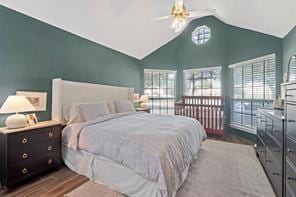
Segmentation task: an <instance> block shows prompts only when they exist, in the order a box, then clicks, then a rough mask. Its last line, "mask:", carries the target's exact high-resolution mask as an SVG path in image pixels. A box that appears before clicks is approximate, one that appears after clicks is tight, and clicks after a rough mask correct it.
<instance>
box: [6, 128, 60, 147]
mask: <svg viewBox="0 0 296 197" xmlns="http://www.w3.org/2000/svg"><path fill="white" fill-rule="evenodd" d="M60 130H61V126H54V127H46V128H39V129H34V130H31V131H25V132H20V133H14V134H10V135H8V147H9V148H10V149H16V148H23V147H25V146H28V145H32V144H36V143H40V142H43V141H48V140H54V139H60V138H61V136H60Z"/></svg>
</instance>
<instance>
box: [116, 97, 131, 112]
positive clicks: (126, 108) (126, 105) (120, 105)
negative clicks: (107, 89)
mask: <svg viewBox="0 0 296 197" xmlns="http://www.w3.org/2000/svg"><path fill="white" fill-rule="evenodd" d="M114 104H115V107H116V110H117V112H118V113H123V112H134V111H136V110H135V107H134V104H133V103H132V102H131V101H129V100H122V101H114Z"/></svg>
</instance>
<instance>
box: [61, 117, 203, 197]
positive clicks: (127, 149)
mask: <svg viewBox="0 0 296 197" xmlns="http://www.w3.org/2000/svg"><path fill="white" fill-rule="evenodd" d="M68 127H71V129H69V128H68V129H67V127H66V129H65V130H64V131H65V132H63V136H64V137H63V141H64V143H65V144H67V146H68V147H69V148H73V149H74V150H76V149H81V150H84V151H87V152H89V153H92V154H95V155H100V156H104V157H106V158H108V159H110V160H112V161H114V162H117V163H119V164H121V165H124V166H126V167H128V168H130V169H133V170H134V171H136V172H137V173H139V174H141V175H142V176H144V177H145V178H147V179H149V180H152V181H155V182H157V184H158V186H159V188H160V191H161V192H162V194H163V196H171V195H172V193H173V192H174V191H176V190H177V189H178V187H179V186H180V184H182V183H181V181H182V176H181V175H182V172H183V171H184V170H185V169H186V168H188V166H189V165H190V163H191V162H192V161H193V160H194V159H195V157H196V155H197V153H198V151H199V148H200V146H201V142H202V141H203V140H204V139H205V138H206V133H205V131H204V129H203V127H202V126H201V125H200V123H199V122H198V121H196V120H195V119H192V118H187V117H180V116H161V115H152V114H148V113H139V112H134V113H124V114H111V115H107V116H103V117H99V118H97V119H95V120H92V121H88V122H84V123H76V124H73V125H71V126H68Z"/></svg>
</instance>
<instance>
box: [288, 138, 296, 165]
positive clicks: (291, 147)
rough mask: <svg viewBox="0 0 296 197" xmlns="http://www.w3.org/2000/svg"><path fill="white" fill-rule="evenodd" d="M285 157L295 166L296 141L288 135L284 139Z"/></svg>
mask: <svg viewBox="0 0 296 197" xmlns="http://www.w3.org/2000/svg"><path fill="white" fill-rule="evenodd" d="M286 139H287V141H286V144H287V145H286V157H287V158H289V160H290V161H291V162H292V163H293V164H294V165H296V141H295V139H293V138H292V137H290V135H289V134H287V137H286Z"/></svg>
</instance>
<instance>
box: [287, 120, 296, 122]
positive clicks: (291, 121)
mask: <svg viewBox="0 0 296 197" xmlns="http://www.w3.org/2000/svg"><path fill="white" fill-rule="evenodd" d="M288 122H296V120H288Z"/></svg>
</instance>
